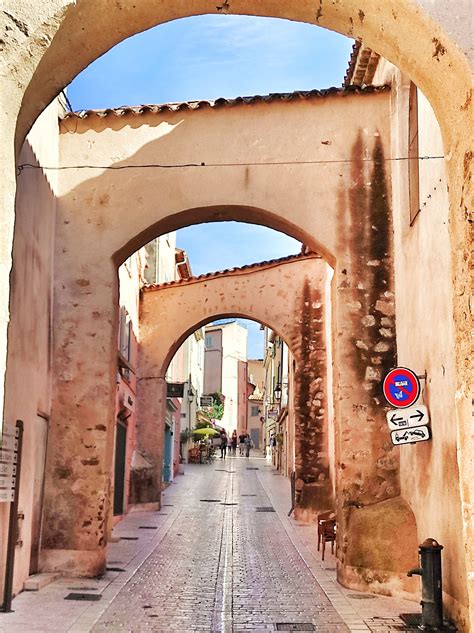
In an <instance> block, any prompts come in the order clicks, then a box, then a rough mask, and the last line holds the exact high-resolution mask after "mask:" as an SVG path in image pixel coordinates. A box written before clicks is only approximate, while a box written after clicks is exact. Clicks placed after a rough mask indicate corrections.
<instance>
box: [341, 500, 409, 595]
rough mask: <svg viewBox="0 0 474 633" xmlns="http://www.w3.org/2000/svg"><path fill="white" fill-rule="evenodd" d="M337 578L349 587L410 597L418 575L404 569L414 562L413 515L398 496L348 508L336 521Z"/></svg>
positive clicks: (407, 568)
mask: <svg viewBox="0 0 474 633" xmlns="http://www.w3.org/2000/svg"><path fill="white" fill-rule="evenodd" d="M339 525H340V529H341V532H340V533H338V557H339V558H340V559H341V562H338V572H337V579H338V581H339V582H340V583H341V584H342V585H344V586H345V587H348V588H350V589H356V590H357V591H371V592H373V593H379V594H382V595H386V596H398V597H404V598H411V599H413V596H414V594H415V596H416V594H417V591H418V589H419V584H420V583H419V578H408V577H407V575H406V574H407V571H408V570H409V569H412V568H413V567H417V566H418V535H417V529H416V520H415V516H414V514H413V512H412V510H411V508H410V507H409V506H408V504H407V503H406V501H405V500H404V499H403V498H402V497H394V498H393V499H387V500H385V501H380V502H379V503H374V504H373V505H370V506H363V507H361V508H356V507H352V508H350V509H348V514H347V516H346V522H345V525H344V524H342V523H341V522H340V523H339Z"/></svg>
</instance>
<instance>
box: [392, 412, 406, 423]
mask: <svg viewBox="0 0 474 633" xmlns="http://www.w3.org/2000/svg"><path fill="white" fill-rule="evenodd" d="M396 415H397V414H396V413H394V414H393V415H392V417H391V418H390V422H391V423H392V424H397V422H403V420H404V418H397V417H395V416H396Z"/></svg>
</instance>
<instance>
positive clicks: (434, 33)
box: [6, 2, 471, 617]
mask: <svg viewBox="0 0 474 633" xmlns="http://www.w3.org/2000/svg"><path fill="white" fill-rule="evenodd" d="M360 5H361V3H358V6H357V7H356V6H355V3H350V2H348V3H345V4H344V6H337V7H332V6H331V7H324V10H323V11H322V14H321V12H318V14H317V16H316V17H315V16H314V15H311V16H309V15H307V14H305V12H304V11H303V10H301V8H299V9H298V8H296V5H291V6H290V7H287V8H285V16H284V17H289V18H293V19H301V20H308V21H312V22H314V21H316V22H318V23H320V24H321V25H324V26H328V27H331V28H334V29H336V30H339V31H342V32H347V33H349V32H350V30H351V29H352V33H353V34H354V35H356V36H360V37H362V38H364V40H365V42H366V43H367V44H368V45H369V46H373V47H374V49H375V50H377V51H379V52H381V53H382V54H384V55H386V57H387V58H388V59H391V60H392V61H394V62H395V63H397V64H398V65H399V66H400V68H401V69H402V70H403V69H405V70H406V71H407V74H409V75H410V76H412V78H413V79H415V81H416V82H417V83H418V85H419V86H420V87H421V88H422V89H423V90H424V92H425V94H426V95H427V97H428V99H429V100H430V102H431V103H432V104H433V106H434V109H435V111H436V112H437V115H438V119H439V121H440V124H441V128H442V130H443V133H444V140H445V150H446V155H450V156H452V158H451V159H450V161H449V163H448V170H449V176H450V182H449V196H450V205H451V210H452V213H451V215H450V216H447V217H446V224H447V223H448V222H449V221H450V222H451V229H450V231H451V232H450V235H449V236H447V237H446V239H447V241H448V242H449V244H450V245H452V244H455V245H456V246H459V245H461V249H459V252H461V251H462V247H463V246H465V245H466V244H467V240H466V239H465V237H466V233H465V228H464V225H463V224H462V220H461V219H460V218H459V214H457V213H456V212H457V211H458V209H459V206H461V207H462V208H465V207H466V203H465V195H466V194H465V189H464V184H463V183H464V172H463V169H462V161H463V159H465V158H466V157H467V153H465V151H464V147H465V145H466V139H465V138H464V128H465V120H468V119H467V117H468V116H469V114H468V109H467V107H466V104H467V101H466V94H467V86H468V81H467V80H466V79H465V78H466V76H467V74H468V73H467V68H466V65H465V62H464V60H463V58H462V57H461V56H460V54H459V53H458V51H456V50H455V49H454V47H453V46H452V44H451V42H450V41H449V42H448V40H447V38H445V35H444V34H443V33H440V32H439V31H440V29H439V28H438V27H433V25H432V23H431V24H429V25H428V22H429V20H428V18H427V16H426V15H425V14H423V13H422V12H421V11H416V10H415V8H414V7H412V6H411V5H410V6H405V5H403V7H401V10H400V7H399V6H398V4H397V7H392V5H391V4H389V3H387V4H386V5H384V7H382V8H381V9H380V11H379V12H377V13H372V12H371V11H369V10H364V9H365V8H366V7H365V5H363V6H362V7H360ZM160 9H163V11H164V12H166V11H168V9H169V7H160ZM202 9H204V10H209V8H208V7H207V5H206V3H203V4H202ZM245 9H246V10H247V11H249V12H252V10H253V9H252V7H251V8H250V9H249V8H248V7H245ZM392 9H393V11H392ZM212 10H214V8H213V9H212ZM255 10H258V8H257V9H255ZM83 11H84V5H83V6H82V7H81V8H80V9H79V8H78V10H77V11H70V12H69V14H68V16H67V17H66V18H65V20H64V22H63V25H62V27H61V30H62V31H60V32H58V33H57V35H56V37H55V39H54V42H53V46H52V47H51V48H50V49H49V51H48V53H47V54H46V56H45V57H44V58H43V61H42V62H41V63H40V65H39V66H38V71H39V72H38V73H37V74H36V76H35V77H34V80H33V82H32V83H31V84H30V93H29V94H28V98H26V97H25V101H24V103H25V108H24V110H23V113H22V115H23V116H24V117H25V119H24V122H26V123H24V122H23V123H20V126H19V128H18V134H19V137H20V138H21V137H22V135H23V134H24V130H25V129H27V128H28V126H29V125H30V122H31V121H32V120H33V119H34V115H31V113H28V112H27V108H28V107H29V105H30V104H31V105H32V107H33V108H36V109H37V111H39V110H40V109H41V108H42V107H43V105H42V104H44V103H46V102H47V101H48V100H49V99H48V98H44V96H43V97H42V96H41V95H42V94H43V95H44V94H49V93H50V96H54V94H55V93H56V92H57V90H58V88H60V87H62V86H63V85H64V84H65V83H66V82H65V81H64V77H62V78H61V76H62V73H63V72H65V73H66V74H67V73H69V74H70V76H72V75H73V74H75V72H77V70H76V71H71V68H70V64H71V63H72V64H77V66H78V68H77V69H79V66H80V65H84V57H83V56H81V55H79V54H78V55H71V57H74V60H72V61H70V60H69V59H68V63H67V64H65V65H62V66H61V67H60V70H59V72H57V70H58V68H59V66H57V65H55V64H54V63H53V62H54V59H55V56H56V59H59V57H60V56H61V55H63V52H60V51H61V41H63V42H64V41H66V40H67V41H69V42H74V41H76V42H78V40H77V39H75V37H74V36H73V35H72V34H73V33H77V34H79V33H81V29H80V28H78V24H77V22H75V21H77V20H78V19H81V18H83V17H84V15H85V14H84V12H83ZM169 11H170V12H169V13H166V15H165V14H163V16H161V18H162V19H171V18H173V17H179V16H177V15H175V14H174V13H172V12H173V11H174V10H173V9H169ZM275 12H276V11H275ZM361 13H362V14H363V17H362V16H361ZM390 13H391V15H390ZM129 16H130V14H128V16H127V17H129ZM88 17H89V18H92V14H91V16H88ZM134 17H136V16H134ZM108 19H110V16H108ZM101 20H102V18H100V19H99V20H95V23H94V24H93V25H91V24H90V23H88V24H87V28H90V29H95V28H97V29H98V30H102V32H103V33H105V34H106V35H105V39H107V40H108V43H105V42H104V40H102V41H100V40H101V38H97V43H96V42H95V41H94V45H95V46H97V47H98V48H99V49H100V50H105V49H106V48H107V47H108V46H109V45H110V44H111V43H114V40H115V41H117V40H118V39H120V38H123V37H124V35H126V34H128V33H130V32H132V31H135V30H141V29H142V28H146V27H147V26H151V25H152V24H155V23H156V22H157V16H156V15H151V13H150V14H148V15H146V16H145V15H144V14H143V15H141V16H140V19H138V20H129V24H125V25H124V30H122V31H120V29H118V30H117V31H115V32H114V33H110V32H109V31H108V29H105V28H103V27H102V25H101ZM63 26H64V27H65V28H63ZM69 29H71V30H70V31H69ZM40 30H41V29H40ZM86 32H88V31H86ZM400 41H403V42H404V48H403V50H400V48H399V42H400ZM447 42H448V43H447ZM101 47H102V48H101ZM62 51H64V49H62ZM96 52H97V51H96ZM84 54H85V55H86V56H87V55H91V56H92V57H91V59H92V58H93V57H94V56H95V54H96V53H94V52H93V51H92V50H91V49H90V48H89V49H88V50H87V52H85V53H84ZM86 63H87V62H86ZM450 64H451V66H450ZM63 69H64V70H63ZM433 69H435V70H433ZM442 69H445V70H446V72H453V73H455V74H456V77H457V78H458V79H459V81H456V82H454V84H455V87H454V90H452V91H450V93H449V94H447V93H446V90H445V89H444V87H443V88H440V77H442V76H443V72H441V71H442ZM453 69H454V70H453ZM41 70H45V71H46V72H45V75H43V74H42V73H41ZM53 73H56V76H55V77H54V78H52V75H53ZM50 80H51V81H50ZM55 83H57V84H58V85H55V86H54V84H55ZM35 84H36V86H37V87H39V88H40V90H39V91H38V92H37V91H36V90H35V89H34V88H35ZM52 86H54V87H52ZM48 91H49V92H48ZM17 106H18V107H19V102H18V104H17ZM460 113H461V114H460ZM463 117H464V118H463ZM22 127H23V131H22ZM10 131H11V130H10ZM12 173H13V172H11V173H10V184H12V180H13V177H12ZM7 181H8V174H7ZM433 186H436V185H433ZM11 191H13V188H12V189H11ZM11 191H10V193H9V194H8V196H10V197H11ZM250 206H251V205H250ZM181 208H187V207H185V206H182V207H181ZM261 208H264V205H263V204H262V205H261ZM443 222H444V221H443ZM428 235H432V232H431V231H428ZM422 238H423V235H419V234H417V237H416V239H422ZM413 241H416V240H415V239H414V240H413ZM124 243H125V242H119V246H118V249H120V248H122V245H123V244H124ZM412 246H413V244H412ZM131 247H132V245H130V248H131ZM435 250H436V249H435ZM449 250H450V251H451V252H454V251H455V250H456V249H454V248H451V249H449ZM113 252H119V251H118V250H114V251H113ZM410 252H411V251H410ZM443 252H446V249H444V250H443ZM124 255H125V252H124V253H122V254H121V257H124ZM410 258H411V260H412V262H414V261H416V260H415V258H412V257H411V256H410ZM6 259H7V260H8V257H7V258H6ZM119 259H120V258H119ZM461 259H462V258H461V257H459V258H457V256H456V258H454V259H453V262H452V263H453V272H452V279H454V280H455V283H454V284H452V288H454V290H452V289H451V288H450V289H449V293H446V295H445V296H444V295H443V296H441V294H443V293H440V294H439V296H437V299H436V304H437V305H439V304H440V303H442V302H443V300H444V299H447V301H446V302H445V305H446V306H448V307H447V313H448V316H447V318H448V319H449V321H450V320H451V314H452V313H454V315H455V323H457V324H458V325H459V331H458V334H459V335H460V336H459V337H458V338H461V339H462V340H465V338H466V337H463V336H462V335H463V333H465V328H466V326H465V325H464V326H462V325H460V324H459V322H460V320H461V319H462V316H459V315H464V314H465V313H466V310H465V307H466V306H465V304H464V303H462V302H463V301H464V299H463V298H460V297H463V296H465V293H463V292H456V288H458V289H460V285H462V283H463V282H462V279H463V275H464V273H465V263H462V262H461V261H460V260H461ZM446 260H447V264H448V267H449V264H450V254H449V253H447V252H446ZM371 261H373V260H371ZM432 265H433V260H432V258H431V257H430V256H428V257H426V260H424V261H423V267H422V268H421V270H423V271H424V273H425V274H426V273H428V272H429V271H430V270H432ZM341 274H342V271H341ZM422 277H423V275H422ZM85 278H86V277H82V276H78V277H77V279H79V280H81V279H85ZM402 279H404V277H402ZM450 280H451V278H450ZM423 281H424V278H422V279H417V284H416V287H418V288H419V287H421V286H422V285H423ZM456 284H458V285H456ZM448 285H450V286H451V284H450V283H449V284H448ZM399 287H400V280H399ZM453 296H454V299H453ZM409 313H410V312H409ZM391 316H393V315H385V317H383V318H386V319H390V318H391ZM463 328H464V329H463ZM413 338H416V336H415V337H413ZM357 342H361V343H362V344H363V345H364V344H365V345H366V344H367V343H366V341H365V340H363V339H362V338H361V339H358V340H357V341H355V343H357ZM411 342H412V340H411V339H410V338H409V337H405V343H404V346H403V348H402V351H403V354H407V349H408V348H409V346H410V343H411ZM453 345H454V344H453ZM463 346H464V347H463ZM413 347H414V348H415V347H416V346H415V345H413ZM358 349H360V348H358ZM463 349H465V345H464V343H460V344H456V354H457V356H456V357H455V358H454V359H453V358H451V360H450V367H449V369H448V374H449V375H450V376H451V382H452V388H450V390H449V393H450V395H449V397H448V398H447V401H449V402H444V401H443V403H439V405H436V406H439V409H440V411H441V410H442V408H443V407H444V405H446V408H447V409H448V410H449V411H450V412H452V413H453V415H455V414H456V410H455V409H454V405H453V401H454V398H453V397H452V395H453V394H454V392H457V393H467V390H466V389H465V385H466V382H465V378H466V373H465V372H466V370H465V369H460V363H456V358H457V359H460V358H462V357H463V354H462V351H463ZM425 359H426V364H427V365H428V367H429V369H430V371H431V372H432V373H433V375H434V376H435V381H437V382H439V383H440V382H442V380H443V377H442V376H444V369H445V368H444V365H443V370H441V364H442V363H441V360H440V359H438V358H435V357H433V356H431V355H430V354H429V353H427V352H426V351H424V353H423V360H425ZM420 362H421V361H420ZM364 369H365V368H364ZM344 387H348V385H344ZM429 397H430V401H431V403H434V402H436V396H435V395H434V393H433V392H431V393H430V396H429ZM466 403H467V399H466V398H464V399H463V405H462V406H461V407H458V409H457V411H458V414H457V415H458V420H459V424H460V426H462V413H463V411H464V412H465V411H467V408H466ZM463 407H464V408H463ZM450 417H452V416H450ZM458 435H459V434H458ZM448 444H449V445H450V446H451V445H452V446H454V445H455V440H453V442H448ZM438 446H440V447H441V443H440V444H439V445H438ZM418 452H419V451H418ZM441 452H442V451H441ZM427 453H429V455H425V454H423V455H422V456H420V457H415V463H416V464H417V465H418V466H419V467H420V470H421V471H423V472H428V471H429V469H426V468H424V467H425V466H426V460H427V459H428V462H431V461H432V459H433V457H432V456H431V451H430V450H427ZM440 454H441V453H440ZM417 455H418V453H417ZM450 455H451V456H452V451H451V453H450ZM409 461H410V460H407V463H406V465H409V464H408V462H409ZM461 461H462V460H461ZM446 462H447V463H455V460H454V459H453V460H446ZM442 463H445V461H444V460H443V462H442ZM461 471H462V474H461V476H462V477H463V479H465V480H466V481H469V476H466V475H468V472H467V471H466V469H465V467H464V466H463V464H461ZM456 477H457V475H456V473H455V474H454V478H455V479H456ZM418 479H420V478H418ZM418 479H417V481H416V482H415V485H412V484H413V483H414V482H413V480H412V479H411V477H408V478H407V479H405V483H404V484H403V485H404V489H405V492H406V493H408V492H409V490H410V489H416V487H417V486H416V484H417V483H420V481H418ZM421 484H422V486H421V488H420V490H421V494H425V493H426V492H427V489H428V488H429V486H428V482H427V481H424V482H423V481H421ZM357 485H358V484H357ZM461 487H462V489H463V491H464V492H462V493H461V495H460V496H461V497H462V498H464V497H463V495H464V494H465V486H461ZM430 489H431V496H432V497H434V496H436V495H435V492H434V490H436V487H430ZM417 503H421V501H420V499H415V502H414V505H417ZM419 507H421V505H420V506H419ZM452 514H453V516H454V515H455V516H459V508H458V507H457V505H456V509H455V511H454V512H453V513H452ZM463 526H464V527H463V530H465V532H466V533H468V532H469V530H470V529H471V528H469V526H467V525H465V524H463ZM429 527H430V525H429V522H428V521H427V522H425V523H424V524H423V528H422V531H423V532H426V530H428V528H429ZM440 529H442V531H443V534H447V536H446V538H448V540H449V541H450V542H451V543H452V544H453V549H454V550H455V551H457V549H458V546H459V543H458V540H457V539H456V538H455V537H454V536H453V535H452V534H451V532H450V530H449V529H447V531H445V530H446V526H444V525H443V526H441V527H440ZM443 540H444V539H443ZM465 540H466V541H467V542H470V539H469V538H466V539H465ZM454 558H455V559H456V556H454ZM464 571H465V570H464V569H463V571H462V574H461V575H462V576H463V577H464ZM449 582H450V583H451V584H452V587H453V589H452V590H451V591H452V594H453V595H454V594H455V595H456V596H461V595H464V593H465V592H464V589H462V590H461V588H460V586H459V583H458V582H457V580H456V579H454V578H450V580H449ZM461 584H462V583H461ZM463 586H464V585H463ZM460 600H461V602H463V601H464V598H460ZM464 603H465V601H464ZM455 609H458V611H459V613H461V612H462V611H463V609H464V611H465V608H464V607H456V608H455ZM463 617H464V616H463Z"/></svg>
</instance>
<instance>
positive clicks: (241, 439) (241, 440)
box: [239, 433, 245, 455]
mask: <svg viewBox="0 0 474 633" xmlns="http://www.w3.org/2000/svg"><path fill="white" fill-rule="evenodd" d="M244 448H245V435H244V434H243V433H241V434H240V435H239V453H240V455H243V454H244Z"/></svg>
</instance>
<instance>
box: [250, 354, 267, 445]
mask: <svg viewBox="0 0 474 633" xmlns="http://www.w3.org/2000/svg"><path fill="white" fill-rule="evenodd" d="M247 364H248V382H249V385H251V387H252V393H251V394H250V395H249V397H248V404H247V432H248V433H249V435H250V437H251V439H252V442H253V445H254V447H255V448H256V449H261V450H263V446H264V424H263V423H264V421H265V418H264V417H263V392H264V388H265V369H264V366H263V359H261V358H258V359H249V360H248V363H247Z"/></svg>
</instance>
